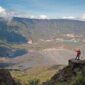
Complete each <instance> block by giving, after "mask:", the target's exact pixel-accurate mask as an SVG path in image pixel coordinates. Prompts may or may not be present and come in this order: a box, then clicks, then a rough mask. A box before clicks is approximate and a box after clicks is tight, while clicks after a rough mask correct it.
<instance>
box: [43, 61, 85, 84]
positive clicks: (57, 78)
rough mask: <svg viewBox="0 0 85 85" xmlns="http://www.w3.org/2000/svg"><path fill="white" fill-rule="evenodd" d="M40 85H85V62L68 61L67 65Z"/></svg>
mask: <svg viewBox="0 0 85 85" xmlns="http://www.w3.org/2000/svg"><path fill="white" fill-rule="evenodd" d="M42 85H85V60H75V59H71V60H69V65H68V66H66V67H65V68H63V69H62V70H60V71H59V72H58V73H56V74H55V75H54V76H53V77H52V78H51V79H50V80H48V81H47V82H43V84H42Z"/></svg>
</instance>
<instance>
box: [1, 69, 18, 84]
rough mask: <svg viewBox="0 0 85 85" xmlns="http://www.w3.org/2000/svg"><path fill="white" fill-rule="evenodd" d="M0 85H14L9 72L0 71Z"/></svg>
mask: <svg viewBox="0 0 85 85" xmlns="http://www.w3.org/2000/svg"><path fill="white" fill-rule="evenodd" d="M0 85H16V83H15V81H14V80H13V78H12V76H11V74H10V72H9V71H8V70H6V69H0Z"/></svg>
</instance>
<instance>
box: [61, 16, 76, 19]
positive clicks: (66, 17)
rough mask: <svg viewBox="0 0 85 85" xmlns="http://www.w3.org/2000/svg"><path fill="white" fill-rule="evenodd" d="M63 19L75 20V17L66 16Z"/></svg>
mask: <svg viewBox="0 0 85 85" xmlns="http://www.w3.org/2000/svg"><path fill="white" fill-rule="evenodd" d="M62 19H75V17H73V16H64V17H62Z"/></svg>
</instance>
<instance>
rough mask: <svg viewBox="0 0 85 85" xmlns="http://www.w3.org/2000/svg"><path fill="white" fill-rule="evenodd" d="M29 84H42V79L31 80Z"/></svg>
mask: <svg viewBox="0 0 85 85" xmlns="http://www.w3.org/2000/svg"><path fill="white" fill-rule="evenodd" d="M28 85H40V80H39V79H33V80H30V81H29V84H28Z"/></svg>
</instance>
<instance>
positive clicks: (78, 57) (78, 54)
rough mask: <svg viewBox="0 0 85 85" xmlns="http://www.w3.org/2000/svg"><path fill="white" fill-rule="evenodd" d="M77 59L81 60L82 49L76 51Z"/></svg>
mask: <svg viewBox="0 0 85 85" xmlns="http://www.w3.org/2000/svg"><path fill="white" fill-rule="evenodd" d="M76 53H77V54H76V59H77V60H80V55H81V51H80V49H78V50H76Z"/></svg>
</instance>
